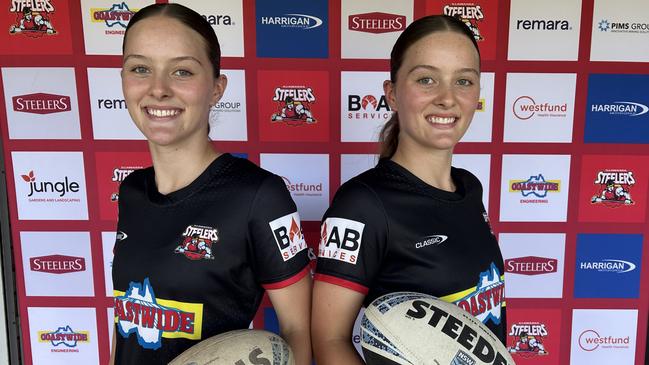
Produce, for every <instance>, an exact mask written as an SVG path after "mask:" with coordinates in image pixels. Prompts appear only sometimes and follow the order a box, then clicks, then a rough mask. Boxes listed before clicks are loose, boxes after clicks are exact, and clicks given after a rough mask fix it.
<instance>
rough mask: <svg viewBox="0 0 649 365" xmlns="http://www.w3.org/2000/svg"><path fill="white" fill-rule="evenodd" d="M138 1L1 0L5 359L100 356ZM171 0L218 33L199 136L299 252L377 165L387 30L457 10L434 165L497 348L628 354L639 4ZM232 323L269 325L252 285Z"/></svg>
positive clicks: (137, 156) (638, 234)
mask: <svg viewBox="0 0 649 365" xmlns="http://www.w3.org/2000/svg"><path fill="white" fill-rule="evenodd" d="M153 1H154V0H149V1H145V0H124V1H122V0H120V1H110V0H81V1H72V0H11V1H5V2H3V4H4V5H2V7H1V8H0V20H1V24H2V26H0V65H1V74H0V76H1V77H2V80H1V88H0V93H2V95H0V103H3V104H2V108H1V110H2V111H3V112H2V113H0V130H1V135H2V143H3V151H2V153H3V155H4V160H5V161H6V165H5V166H4V168H5V169H6V172H7V173H6V180H7V186H8V190H9V191H8V194H9V199H10V200H9V211H10V216H9V219H10V222H11V228H12V240H13V252H14V257H13V261H14V263H15V270H16V280H17V281H16V286H17V293H18V305H19V309H20V316H21V319H20V324H21V328H20V331H21V333H22V339H23V341H22V349H23V354H22V356H23V359H24V361H25V363H26V364H98V363H105V362H106V361H107V359H108V356H109V348H110V339H111V333H112V330H113V325H112V324H113V309H112V308H113V298H112V284H111V278H110V270H111V262H112V248H113V244H114V242H115V239H116V232H115V226H116V218H117V212H116V206H117V200H118V199H119V196H118V187H119V184H120V182H121V181H123V179H124V178H125V177H126V176H128V174H130V173H131V172H132V171H134V170H135V169H139V168H142V167H145V166H148V165H150V163H151V161H150V157H149V154H148V151H147V145H146V142H145V141H144V140H143V136H142V134H141V133H140V132H139V131H138V130H137V129H136V128H135V127H134V126H133V124H132V123H131V121H130V118H129V116H128V112H127V110H126V105H125V101H124V98H123V96H122V92H121V86H120V77H119V71H120V66H121V59H120V48H121V41H122V37H123V33H124V29H125V26H126V25H127V24H128V22H129V20H130V18H131V16H132V14H133V13H134V12H136V11H138V9H141V8H142V7H143V6H146V5H147V4H150V3H152V2H153ZM180 2H182V3H184V4H186V5H188V6H190V7H193V8H194V9H196V10H197V11H198V12H200V13H201V14H202V15H204V16H205V18H206V19H207V20H208V21H209V23H210V24H211V25H212V26H213V27H214V29H215V30H216V32H217V34H218V36H219V38H220V40H221V44H222V49H223V55H224V59H223V62H222V65H223V68H224V71H223V73H225V74H226V75H227V76H228V79H229V80H230V82H229V83H228V89H227V91H226V93H225V96H224V97H223V99H222V100H221V102H220V103H219V104H217V105H216V106H215V107H214V109H213V110H212V114H211V116H210V123H211V134H210V137H211V138H212V140H213V141H214V143H215V144H216V145H217V146H218V148H219V149H221V150H224V151H230V152H233V153H236V154H237V155H239V156H243V157H245V158H248V159H250V160H251V161H253V162H255V163H257V164H260V165H261V166H262V167H264V168H266V169H269V170H271V171H273V172H275V173H277V174H278V175H280V176H281V177H282V178H283V179H284V181H285V182H286V186H287V188H288V189H289V191H290V192H291V194H292V195H293V197H294V199H295V201H296V203H297V205H298V208H299V212H300V216H301V217H302V219H303V221H304V222H303V228H304V231H305V236H306V238H307V241H308V244H309V245H310V246H311V247H314V246H316V245H317V244H318V242H317V241H318V238H319V222H318V221H319V219H320V217H321V216H322V214H323V212H324V211H325V209H326V208H327V205H328V203H329V201H330V200H331V198H332V196H333V194H334V193H335V191H336V189H337V188H338V187H339V186H340V184H341V183H343V182H344V181H346V180H348V179H349V178H351V177H352V176H354V175H356V174H357V173H359V172H361V171H363V170H365V169H367V168H369V167H371V166H373V165H374V164H375V163H376V155H375V154H376V151H377V148H378V145H377V143H376V138H377V134H378V131H379V130H380V128H381V126H382V125H383V123H384V121H385V120H386V119H387V118H388V117H389V116H390V113H391V110H390V108H389V106H388V105H387V103H386V102H385V99H384V97H383V93H382V81H383V80H384V79H386V78H387V77H388V73H387V71H388V65H389V63H388V55H389V52H390V48H391V45H392V44H393V42H394V41H395V39H396V38H397V36H398V35H399V32H400V31H402V30H403V29H404V28H405V27H406V26H407V25H408V24H409V23H410V22H412V21H413V20H414V19H417V18H419V17H422V16H424V15H426V14H434V13H446V14H451V15H455V16H459V17H461V18H462V19H464V21H465V22H466V24H467V26H469V27H470V28H471V29H472V30H473V32H474V34H475V37H476V39H477V40H478V43H479V44H480V47H481V50H482V57H483V59H482V71H483V73H482V83H481V85H482V93H481V97H480V102H479V104H478V105H477V106H476V107H477V112H476V116H475V119H474V121H473V124H472V126H471V128H470V129H469V131H468V133H467V134H466V136H465V137H464V139H463V141H462V143H460V145H459V146H458V147H457V148H456V151H455V152H456V156H455V157H454V164H455V165H456V166H461V167H464V168H467V169H469V170H471V171H473V172H474V174H475V175H476V176H478V178H479V179H480V180H481V181H482V184H483V186H484V188H485V189H484V191H485V194H484V197H483V200H484V203H485V206H486V207H487V208H488V211H489V215H490V218H491V222H492V226H493V228H494V231H495V234H496V235H497V236H498V238H499V241H500V244H501V248H502V251H503V256H504V259H505V266H506V273H505V277H506V283H507V287H506V295H507V297H508V303H507V304H508V305H507V306H508V315H509V318H508V339H507V347H508V348H509V350H510V352H511V353H512V354H513V356H514V359H515V360H516V362H517V363H518V364H544V365H559V364H562V365H563V364H574V365H586V364H588V365H596V364H613V363H614V364H616V365H631V364H642V363H644V361H645V359H644V357H645V348H644V347H645V344H646V343H647V338H646V337H647V335H646V333H647V331H646V329H647V313H648V312H649V291H647V290H641V288H643V287H644V288H647V286H649V271H648V270H647V267H646V266H647V265H648V259H649V252H648V251H649V250H647V249H646V248H644V247H645V246H647V245H646V244H645V243H646V242H647V236H648V235H649V220H648V218H647V208H646V206H647V204H648V203H649V201H648V196H647V195H648V190H649V93H648V92H647V85H649V2H647V1H644V0H617V1H614V2H611V1H606V0H551V1H550V0H548V1H541V2H539V1H536V0H500V1H497V0H490V1H486V0H463V1H453V0H443V1H442V0H411V1H392V0H368V1H355V0H331V1H325V0H312V1H297V0H274V1H266V0H257V1H254V0H220V1H207V0H185V1H180ZM3 219H4V218H3ZM117 238H119V237H117ZM467 254H469V255H471V254H479V253H478V252H476V253H470V252H469V253H467ZM311 256H313V255H311ZM142 260H146V258H145V257H143V258H142ZM461 269H462V268H458V270H461ZM315 315H318V314H317V313H316V314H315ZM252 326H253V327H259V328H267V329H270V330H277V326H278V325H277V318H276V316H275V313H274V311H273V310H272V308H270V306H269V302H268V301H267V300H265V301H264V302H263V306H262V308H261V309H260V311H259V313H258V314H257V316H256V317H255V320H254V321H253V323H252ZM354 333H355V337H354V341H355V343H358V339H359V337H358V332H354Z"/></svg>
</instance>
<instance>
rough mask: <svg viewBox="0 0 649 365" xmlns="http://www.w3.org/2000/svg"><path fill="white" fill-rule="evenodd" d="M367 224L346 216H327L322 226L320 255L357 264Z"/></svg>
mask: <svg viewBox="0 0 649 365" xmlns="http://www.w3.org/2000/svg"><path fill="white" fill-rule="evenodd" d="M363 229H365V224H364V223H361V222H357V221H353V220H351V219H345V218H327V219H326V220H325V221H324V222H323V223H322V227H321V228H320V249H319V252H318V257H321V258H325V259H334V260H339V261H343V262H346V263H349V264H354V265H356V261H358V252H359V251H360V249H361V242H362V239H363Z"/></svg>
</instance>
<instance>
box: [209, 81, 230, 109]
mask: <svg viewBox="0 0 649 365" xmlns="http://www.w3.org/2000/svg"><path fill="white" fill-rule="evenodd" d="M227 86H228V78H227V77H226V76H225V75H223V74H221V75H219V77H217V78H215V79H214V91H213V92H212V98H211V99H210V104H211V105H216V103H217V102H218V101H219V100H221V98H222V97H223V94H224V93H225V88H226V87H227Z"/></svg>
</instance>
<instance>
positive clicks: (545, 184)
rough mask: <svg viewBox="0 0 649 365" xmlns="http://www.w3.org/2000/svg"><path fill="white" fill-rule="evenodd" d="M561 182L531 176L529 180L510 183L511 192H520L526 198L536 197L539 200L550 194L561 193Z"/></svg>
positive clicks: (539, 175)
mask: <svg viewBox="0 0 649 365" xmlns="http://www.w3.org/2000/svg"><path fill="white" fill-rule="evenodd" d="M560 185H561V184H560V182H559V181H558V180H548V181H546V180H545V178H544V177H543V175H542V174H538V175H537V176H530V177H529V179H527V180H514V181H510V182H509V191H510V192H516V191H520V192H521V194H523V196H524V197H527V196H529V195H534V196H536V197H538V198H545V197H546V196H547V195H548V193H549V192H550V193H558V192H559V191H560Z"/></svg>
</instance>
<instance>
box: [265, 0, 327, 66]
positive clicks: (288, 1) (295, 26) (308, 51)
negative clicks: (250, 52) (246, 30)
mask: <svg viewBox="0 0 649 365" xmlns="http://www.w3.org/2000/svg"><path fill="white" fill-rule="evenodd" d="M255 8H256V9H255V10H256V14H257V22H256V23H257V57H279V58H287V57H291V58H326V57H328V56H329V40H328V35H329V17H328V2H327V1H324V0H314V1H308V2H301V1H295V0H278V1H263V0H257V2H256V5H255Z"/></svg>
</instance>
